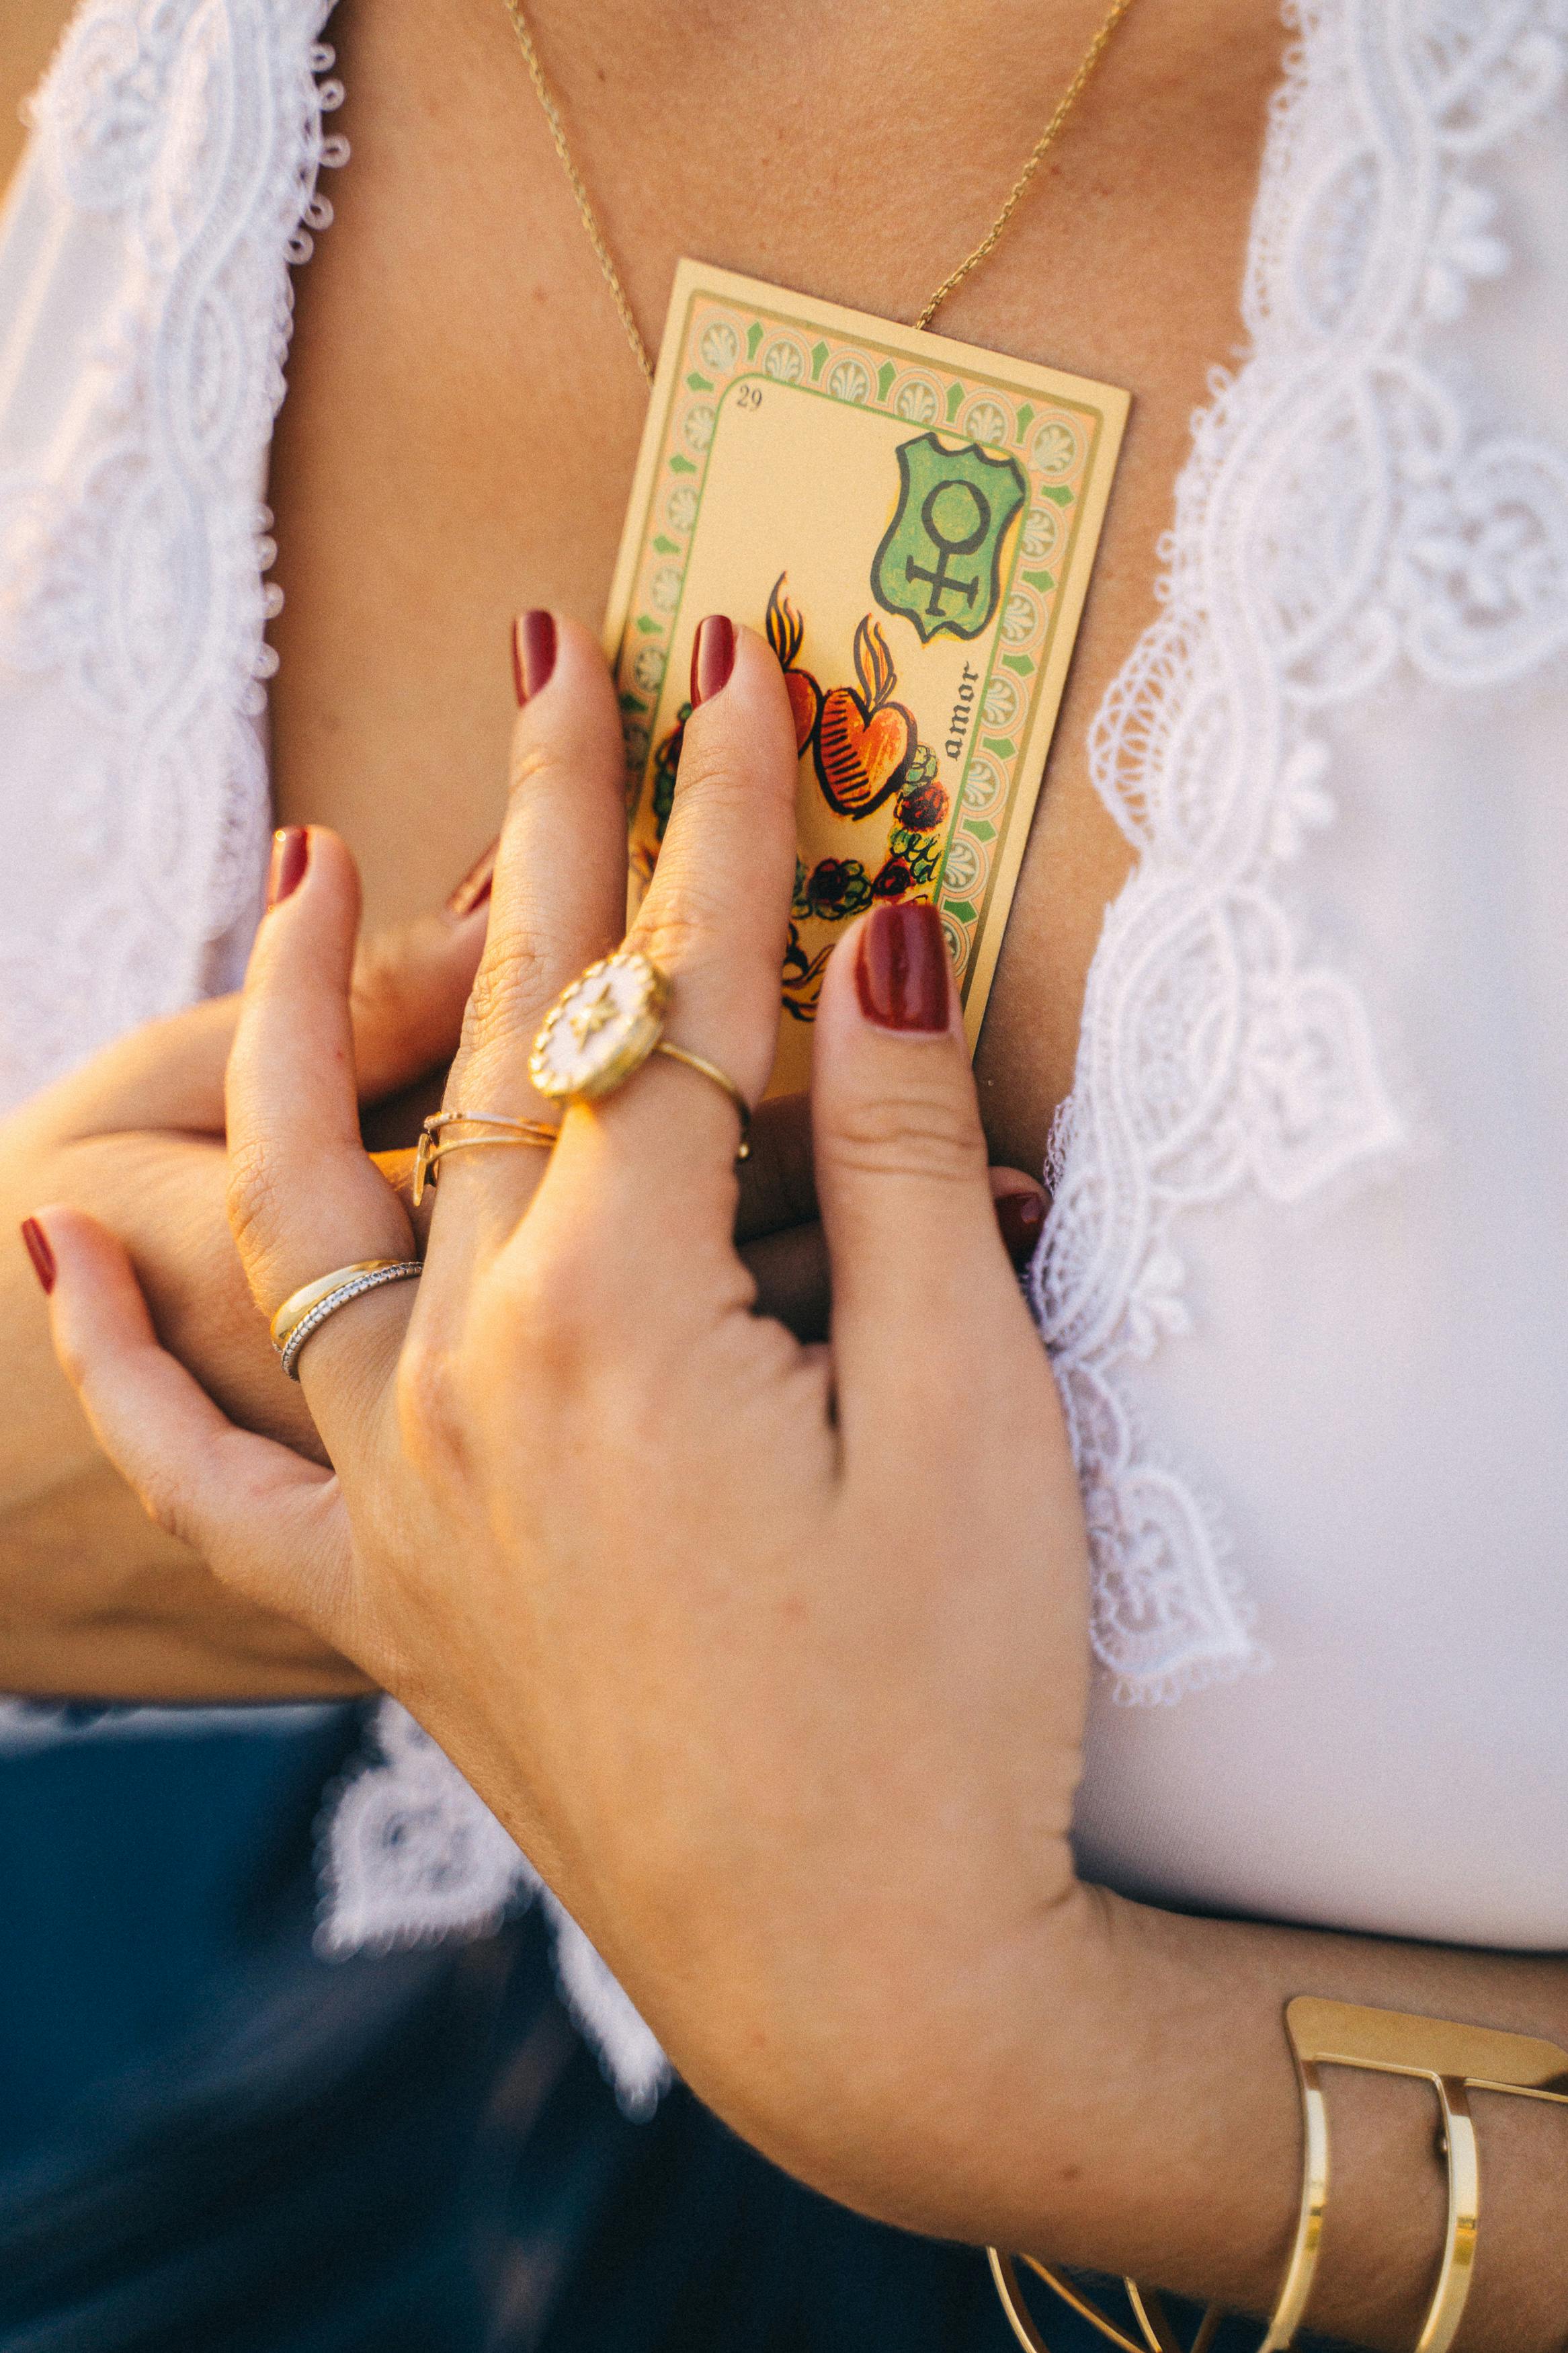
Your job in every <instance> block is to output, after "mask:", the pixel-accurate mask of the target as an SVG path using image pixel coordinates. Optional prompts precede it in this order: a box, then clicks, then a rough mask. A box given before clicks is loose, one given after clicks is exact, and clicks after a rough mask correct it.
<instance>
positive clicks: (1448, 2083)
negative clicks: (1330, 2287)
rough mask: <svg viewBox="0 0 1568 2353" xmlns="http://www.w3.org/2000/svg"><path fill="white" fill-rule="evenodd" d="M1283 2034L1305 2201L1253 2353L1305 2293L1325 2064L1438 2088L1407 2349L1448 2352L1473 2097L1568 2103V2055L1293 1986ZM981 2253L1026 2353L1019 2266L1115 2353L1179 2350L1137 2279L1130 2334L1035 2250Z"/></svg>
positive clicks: (1129, 2287)
mask: <svg viewBox="0 0 1568 2353" xmlns="http://www.w3.org/2000/svg"><path fill="white" fill-rule="evenodd" d="M1285 2031H1286V2033H1287V2035H1288V2036H1289V2042H1290V2052H1291V2056H1292V2058H1293V2059H1294V2060H1295V2063H1296V2080H1297V2083H1298V2084H1299V2085H1300V2094H1301V2134H1302V2164H1301V2205H1300V2213H1299V2215H1298V2217H1297V2222H1296V2237H1295V2242H1294V2244H1293V2245H1292V2247H1291V2249H1290V2260H1289V2263H1288V2264H1287V2265H1286V2269H1285V2282H1284V2285H1283V2286H1282V2287H1281V2289H1280V2291H1279V2302H1278V2303H1277V2304H1276V2305H1275V2307H1274V2316H1273V2318H1272V2320H1270V2322H1269V2324H1268V2330H1267V2332H1266V2334H1265V2336H1264V2338H1263V2341H1262V2343H1261V2344H1260V2345H1259V2347H1258V2353H1289V2347H1290V2346H1291V2345H1292V2344H1293V2343H1294V2341H1295V2337H1296V2332H1297V2330H1298V2329H1299V2328H1300V2326H1301V2322H1302V2318H1303V2316H1305V2313H1306V2310H1307V2304H1308V2299H1309V2298H1310V2295H1311V2293H1312V2281H1313V2277H1314V2274H1316V2271H1317V2267H1318V2252H1319V2249H1320V2247H1321V2242H1322V2235H1323V2214H1324V2211H1325V2209H1326V2208H1327V2205H1328V2202H1329V2117H1328V2109H1327V2106H1326V2105H1325V2103H1324V2099H1323V2092H1322V2084H1321V2077H1320V2070H1321V2069H1322V2068H1324V2067H1360V2068H1364V2069H1366V2070H1367V2071H1369V2072H1370V2073H1373V2074H1379V2075H1410V2076H1415V2078H1417V2079H1418V2080H1420V2081H1423V2082H1426V2083H1428V2084H1431V2086H1432V2088H1433V2090H1434V2092H1435V2093H1436V2096H1437V2113H1438V2118H1439V2122H1440V2126H1441V2131H1442V2147H1443V2153H1444V2157H1445V2158H1446V2160H1447V2168H1448V2219H1447V2230H1446V2231H1445V2232H1444V2237H1443V2259H1442V2262H1441V2263H1440V2265H1439V2266H1438V2272H1437V2284H1436V2288H1435V2290H1434V2291H1433V2295H1432V2301H1431V2303H1430V2304H1429V2305H1428V2306H1427V2309H1426V2319H1425V2321H1424V2322H1423V2324H1422V2327H1421V2334H1420V2336H1419V2337H1417V2339H1416V2343H1415V2353H1447V2348H1448V2347H1449V2346H1450V2345H1452V2343H1453V2341H1454V2338H1455V2337H1456V2336H1457V2334H1458V2327H1459V2323H1460V2320H1461V2319H1462V2318H1463V2316H1464V2310H1465V2300H1466V2298H1467V2296H1468V2295H1469V2292H1470V2280H1471V2276H1472V2273H1473V2270H1474V2265H1475V2258H1476V2234H1477V2230H1478V2227H1479V2215H1480V2166H1479V2157H1478V2153H1477V2148H1476V2128H1475V2126H1474V2123H1473V2122H1472V2120H1471V2116H1470V2106H1469V2094H1470V2093H1471V2092H1511V2093H1513V2094H1515V2095H1516V2096H1517V2097H1519V2098H1521V2099H1527V2100H1552V2101H1555V2102H1556V2103H1557V2104H1558V2105H1561V2106H1568V2051H1560V2050H1559V2049H1558V2047H1557V2045H1556V2044H1555V2043H1554V2042H1541V2041H1538V2040H1537V2039H1536V2038H1535V2037H1534V2036H1532V2035H1528V2034H1505V2033H1502V2032H1500V2031H1499V2030H1498V2029H1496V2028H1494V2027H1489V2026H1462V2025H1458V2024H1457V2023H1455V2021H1452V2020H1450V2019H1446V2018H1417V2017H1415V2016H1412V2015H1411V2014H1410V2013H1409V2012H1408V2011H1405V2010H1367V2009H1364V2008H1363V2006H1362V2005H1361V2004H1360V2003H1359V2002H1351V2001H1324V2000H1320V1999H1319V1997H1318V1996H1317V1995H1315V1994H1298V1995H1297V1997H1296V1999H1295V2000H1294V2001H1290V2002H1287V2004H1286V2005H1285ZM986 2254H987V2256H988V2258H989V2260H990V2264H991V2275H992V2277H993V2279H994V2281H995V2284H996V2293H997V2295H999V2296H1000V2298H1001V2300H1002V2309H1003V2310H1004V2312H1005V2314H1006V2316H1007V2319H1008V2321H1009V2323H1010V2325H1011V2327H1012V2330H1013V2334H1014V2335H1015V2337H1016V2338H1017V2340H1018V2342H1019V2344H1020V2345H1022V2346H1023V2347H1025V2348H1026V2353H1049V2348H1047V2344H1046V2340H1045V2338H1044V2337H1042V2336H1041V2335H1040V2333H1039V2330H1038V2329H1037V2327H1036V2326H1035V2324H1034V2322H1033V2320H1032V2319H1031V2318H1030V2316H1029V2314H1028V2311H1027V2308H1026V2306H1025V2304H1024V2300H1023V2295H1022V2293H1021V2291H1020V2288H1019V2284H1018V2274H1017V2270H1016V2263H1018V2262H1022V2263H1025V2264H1026V2265H1027V2267H1028V2269H1029V2270H1030V2271H1031V2272H1033V2273H1034V2274H1035V2275H1036V2276H1037V2278H1039V2279H1042V2280H1044V2281H1045V2283H1046V2284H1047V2287H1049V2288H1051V2289H1052V2290H1053V2291H1054V2293H1055V2294H1056V2295H1058V2296H1059V2297H1060V2298H1061V2300H1062V2302H1063V2303H1064V2304H1066V2305H1068V2306H1070V2308H1071V2309H1072V2310H1073V2311H1074V2312H1076V2313H1078V2314H1079V2316H1080V2317H1081V2318H1083V2319H1085V2320H1087V2321H1089V2323H1090V2325H1091V2326H1092V2327H1095V2328H1097V2329H1098V2330H1099V2331H1100V2335H1101V2336H1102V2337H1106V2338H1108V2339H1109V2341H1110V2343H1111V2344H1112V2345H1115V2346H1118V2347H1120V2348H1121V2353H1183V2348H1182V2346H1181V2343H1180V2340H1179V2339H1178V2337H1177V2336H1176V2334H1175V2331H1174V2329H1173V2327H1172V2326H1171V2322H1170V2320H1169V2318H1168V2316H1167V2315H1166V2313H1165V2310H1164V2307H1163V2305H1162V2303H1161V2301H1160V2298H1159V2297H1158V2296H1157V2295H1155V2294H1154V2292H1153V2291H1152V2289H1150V2288H1141V2287H1140V2286H1139V2284H1138V2283H1137V2281H1136V2280H1131V2279H1129V2280H1124V2281H1123V2282H1122V2285H1123V2287H1124V2288H1125V2289H1126V2291H1127V2298H1128V2302H1129V2303H1130V2305H1131V2308H1132V2315H1133V2318H1134V2320H1135V2321H1136V2323H1137V2326H1138V2328H1139V2331H1140V2334H1139V2336H1137V2337H1130V2336H1128V2335H1127V2333H1126V2331H1125V2330H1123V2329H1121V2328H1119V2327H1117V2325H1116V2323H1115V2322H1114V2321H1112V2320H1110V2318H1109V2317H1108V2316H1107V2315H1106V2314H1105V2313H1103V2312H1102V2311H1101V2310H1100V2307H1099V2306H1098V2305H1095V2304H1092V2303H1091V2302H1090V2301H1089V2298H1088V2297H1087V2296H1085V2295H1081V2294H1080V2293H1079V2290H1078V2289H1077V2288H1076V2287H1074V2286H1073V2285H1072V2284H1071V2283H1070V2282H1069V2281H1068V2280H1066V2279H1064V2278H1063V2277H1062V2276H1061V2274H1059V2273H1058V2272H1055V2271H1052V2270H1051V2269H1050V2268H1049V2267H1048V2266H1047V2264H1045V2263H1041V2262H1039V2261H1038V2259H1037V2257H1036V2256H1034V2255H1024V2256H1021V2257H1018V2258H1014V2257H1013V2256H1010V2255H1005V2254H1003V2253H1001V2251H1000V2250H999V2249H998V2248H996V2247H988V2248H987V2249H986ZM1225 2317H1226V2314H1225V2311H1224V2308H1223V2307H1222V2306H1219V2305H1217V2304H1211V2305H1210V2306H1209V2307H1208V2309H1207V2310H1206V2311H1205V2314H1204V2316H1203V2319H1202V2320H1201V2322H1200V2323H1199V2325H1198V2331H1197V2334H1196V2336H1195V2337H1194V2339H1193V2342H1192V2344H1191V2346H1189V2347H1188V2348H1186V2353H1207V2348H1208V2347H1209V2346H1210V2345H1211V2344H1212V2342H1213V2340H1214V2337H1215V2331H1216V2330H1217V2328H1218V2327H1219V2324H1220V2322H1221V2321H1222V2320H1223V2319H1224V2318H1225Z"/></svg>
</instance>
